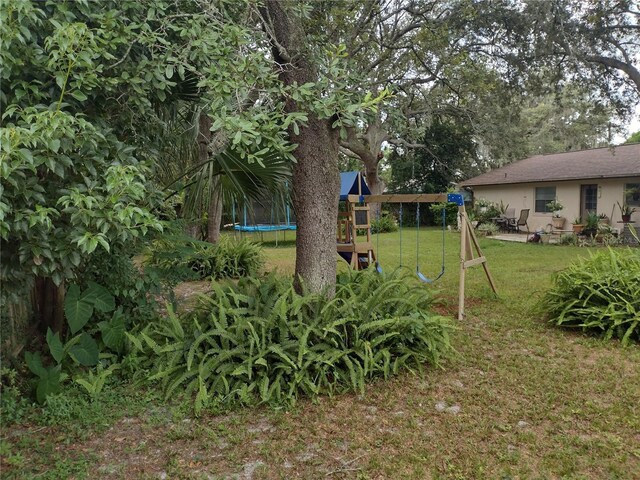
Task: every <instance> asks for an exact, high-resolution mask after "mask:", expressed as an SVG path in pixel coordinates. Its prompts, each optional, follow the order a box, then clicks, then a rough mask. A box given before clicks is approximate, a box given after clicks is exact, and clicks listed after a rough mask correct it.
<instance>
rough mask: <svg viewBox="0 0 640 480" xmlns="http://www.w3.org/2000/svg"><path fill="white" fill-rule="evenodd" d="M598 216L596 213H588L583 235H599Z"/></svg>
mask: <svg viewBox="0 0 640 480" xmlns="http://www.w3.org/2000/svg"><path fill="white" fill-rule="evenodd" d="M599 219H600V217H598V214H597V213H596V212H589V213H587V218H586V219H585V221H584V228H583V229H582V234H583V235H592V236H593V235H596V234H597V233H598V220H599Z"/></svg>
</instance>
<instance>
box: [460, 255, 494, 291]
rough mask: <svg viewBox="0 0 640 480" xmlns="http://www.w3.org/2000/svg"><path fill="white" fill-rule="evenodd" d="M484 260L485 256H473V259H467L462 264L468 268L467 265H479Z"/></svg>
mask: <svg viewBox="0 0 640 480" xmlns="http://www.w3.org/2000/svg"><path fill="white" fill-rule="evenodd" d="M486 261H487V259H486V258H485V257H478V258H474V259H473V260H467V261H466V262H464V263H463V264H462V265H463V266H464V268H469V267H473V266H474V265H480V264H481V263H484V262H486ZM492 287H493V285H492Z"/></svg>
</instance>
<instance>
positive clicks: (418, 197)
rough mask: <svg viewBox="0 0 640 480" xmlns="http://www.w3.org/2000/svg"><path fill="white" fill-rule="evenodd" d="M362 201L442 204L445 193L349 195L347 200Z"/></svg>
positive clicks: (444, 200)
mask: <svg viewBox="0 0 640 480" xmlns="http://www.w3.org/2000/svg"><path fill="white" fill-rule="evenodd" d="M361 198H362V199H363V200H364V201H365V202H366V203H443V202H447V201H448V200H447V194H446V193H416V194H413V193H402V194H400V193H399V194H396V195H394V194H384V195H363V196H362V197H360V196H359V195H349V196H348V197H347V200H348V201H349V202H351V203H359V202H360V201H361V200H360V199H361Z"/></svg>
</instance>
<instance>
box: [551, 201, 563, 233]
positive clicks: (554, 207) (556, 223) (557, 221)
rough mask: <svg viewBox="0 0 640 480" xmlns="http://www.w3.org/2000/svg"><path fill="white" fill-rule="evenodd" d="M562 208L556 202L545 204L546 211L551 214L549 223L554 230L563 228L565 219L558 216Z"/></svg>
mask: <svg viewBox="0 0 640 480" xmlns="http://www.w3.org/2000/svg"><path fill="white" fill-rule="evenodd" d="M563 208H564V206H563V205H562V204H561V203H560V202H559V201H557V200H552V201H551V202H549V203H547V209H548V210H549V211H550V212H551V213H553V217H552V218H551V223H552V224H553V228H555V229H556V230H562V227H564V222H565V220H566V218H564V217H561V216H560V214H559V213H558V212H559V211H560V210H562V209H563Z"/></svg>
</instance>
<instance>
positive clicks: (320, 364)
mask: <svg viewBox="0 0 640 480" xmlns="http://www.w3.org/2000/svg"><path fill="white" fill-rule="evenodd" d="M431 303H432V297H431V296H430V294H429V293H428V291H426V290H425V289H424V288H421V287H420V286H416V285H415V283H413V282H411V280H409V279H407V278H406V277H403V276H400V275H399V274H391V275H388V276H386V277H384V276H382V275H378V274H376V273H372V272H368V271H367V272H361V273H349V274H343V275H341V276H340V277H339V278H338V285H337V288H336V294H335V297H333V298H332V299H328V298H327V297H326V296H324V295H319V294H304V295H299V294H297V293H295V291H294V289H293V287H292V283H291V281H289V280H282V279H278V278H276V277H273V276H271V277H268V278H267V279H265V280H256V279H254V278H246V279H242V280H240V281H239V282H238V284H237V285H232V284H230V285H227V286H224V287H221V286H216V285H214V292H213V293H212V294H211V296H210V297H208V298H205V299H203V301H202V304H201V305H200V307H199V309H198V310H197V311H196V312H195V313H191V314H188V315H186V316H185V317H183V318H178V317H176V316H175V315H174V314H170V315H169V316H168V317H167V318H164V319H161V320H159V321H158V322H157V323H155V324H152V325H149V326H148V327H147V328H146V329H145V330H144V331H142V332H141V333H140V334H139V335H138V336H137V337H133V336H131V337H130V339H131V342H132V343H133V345H134V349H135V350H136V351H135V352H134V355H137V356H138V357H142V358H145V359H146V360H145V362H146V366H147V367H148V369H149V374H148V376H147V374H146V373H145V379H144V381H148V380H155V381H160V382H161V385H162V387H163V389H164V391H165V394H166V396H167V397H170V396H171V395H173V394H175V393H176V392H178V391H186V393H187V394H189V393H193V392H197V394H196V397H195V408H196V411H198V410H199V409H201V408H202V407H204V406H206V405H208V404H210V403H211V402H216V403H221V404H237V403H240V404H251V403H256V402H264V403H269V404H272V405H283V404H285V405H286V404H292V403H294V402H295V400H296V398H297V397H298V396H299V395H301V394H304V395H307V396H310V397H312V398H313V397H316V396H317V395H319V394H323V393H327V394H331V393H334V392H342V391H347V390H355V391H359V392H363V391H364V383H365V380H367V379H370V378H373V377H384V378H387V377H389V376H390V375H393V374H395V373H397V372H398V371H399V370H400V369H409V370H412V371H421V369H422V367H423V364H424V363H431V364H437V363H438V362H439V360H440V359H441V357H442V356H443V355H445V354H447V353H448V352H449V351H450V350H451V347H450V344H449V332H450V330H451V328H452V327H451V325H450V323H449V321H448V320H447V319H446V318H443V317H440V316H437V315H434V314H432V313H430V311H429V307H430V305H431Z"/></svg>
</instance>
